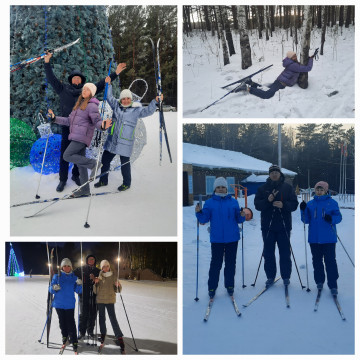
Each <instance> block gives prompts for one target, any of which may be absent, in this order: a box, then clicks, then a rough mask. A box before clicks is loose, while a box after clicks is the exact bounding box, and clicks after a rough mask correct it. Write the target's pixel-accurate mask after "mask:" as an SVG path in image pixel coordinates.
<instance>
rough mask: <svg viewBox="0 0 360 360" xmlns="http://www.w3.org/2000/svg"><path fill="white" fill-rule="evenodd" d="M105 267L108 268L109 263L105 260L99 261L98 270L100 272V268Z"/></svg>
mask: <svg viewBox="0 0 360 360" xmlns="http://www.w3.org/2000/svg"><path fill="white" fill-rule="evenodd" d="M106 265H108V266H109V267H110V263H109V262H108V261H107V260H101V263H100V269H101V270H102V268H103V267H104V266H106Z"/></svg>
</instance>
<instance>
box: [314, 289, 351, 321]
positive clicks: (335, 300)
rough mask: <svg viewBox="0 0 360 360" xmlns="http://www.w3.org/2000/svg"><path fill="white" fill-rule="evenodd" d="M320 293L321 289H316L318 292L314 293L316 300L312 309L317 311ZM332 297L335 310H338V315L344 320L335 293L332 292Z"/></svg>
mask: <svg viewBox="0 0 360 360" xmlns="http://www.w3.org/2000/svg"><path fill="white" fill-rule="evenodd" d="M321 294H322V289H318V292H317V295H316V300H315V306H314V311H318V308H319V303H320V298H321ZM332 298H333V300H334V302H335V305H336V308H337V310H338V312H339V315H340V317H341V319H342V320H346V318H345V315H344V312H343V311H342V308H341V306H340V303H339V300H338V298H337V295H335V294H332Z"/></svg>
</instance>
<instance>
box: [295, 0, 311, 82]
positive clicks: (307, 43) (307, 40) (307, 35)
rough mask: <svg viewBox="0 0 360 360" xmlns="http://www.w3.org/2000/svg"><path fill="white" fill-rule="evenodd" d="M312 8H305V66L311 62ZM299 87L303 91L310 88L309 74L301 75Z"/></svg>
mask: <svg viewBox="0 0 360 360" xmlns="http://www.w3.org/2000/svg"><path fill="white" fill-rule="evenodd" d="M311 15H312V14H311V8H310V5H305V6H304V21H303V26H302V29H301V31H302V35H303V36H302V41H301V55H300V58H301V64H303V65H305V64H307V63H308V61H309V50H310V37H311V24H312V19H311V17H312V16H311ZM298 85H299V86H300V87H301V88H302V89H306V88H307V87H308V85H309V84H308V73H301V74H300V76H299V79H298Z"/></svg>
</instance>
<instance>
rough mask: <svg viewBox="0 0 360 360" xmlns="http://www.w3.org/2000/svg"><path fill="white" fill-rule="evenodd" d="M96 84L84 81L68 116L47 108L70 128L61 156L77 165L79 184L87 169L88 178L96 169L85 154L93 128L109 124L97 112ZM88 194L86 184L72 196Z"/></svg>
mask: <svg viewBox="0 0 360 360" xmlns="http://www.w3.org/2000/svg"><path fill="white" fill-rule="evenodd" d="M95 94H96V85H94V84H92V83H86V84H85V85H84V86H83V88H82V91H81V94H80V96H79V98H78V100H77V102H76V104H75V106H74V108H73V111H72V112H71V114H70V115H69V117H60V116H55V114H54V112H53V111H52V110H51V109H49V115H50V117H51V119H52V120H53V121H54V122H55V123H57V124H60V125H66V126H68V127H69V128H70V134H69V140H70V141H71V142H70V144H69V146H68V147H67V148H66V150H65V152H64V155H63V158H64V160H66V161H67V162H72V163H73V164H77V165H78V166H79V172H80V184H81V185H82V184H84V183H86V182H87V181H88V173H87V169H90V170H91V174H90V178H93V177H94V176H95V175H96V174H95V170H96V164H97V163H96V160H95V159H89V158H87V157H86V156H85V152H86V147H87V146H90V144H91V140H92V137H93V135H94V130H95V128H97V129H99V130H100V129H101V130H105V129H107V128H108V127H110V126H111V120H109V119H108V120H102V118H101V115H100V113H99V103H100V102H99V100H98V99H96V98H95V97H94V96H95ZM89 194H90V186H89V184H87V185H86V186H84V187H83V188H82V189H81V190H80V191H78V192H77V193H75V194H73V195H72V197H79V196H87V195H89Z"/></svg>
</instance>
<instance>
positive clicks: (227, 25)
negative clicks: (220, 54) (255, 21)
mask: <svg viewBox="0 0 360 360" xmlns="http://www.w3.org/2000/svg"><path fill="white" fill-rule="evenodd" d="M220 15H221V17H222V19H223V20H224V24H225V36H226V41H227V43H228V47H229V53H230V56H232V55H234V54H235V47H234V41H233V37H232V34H231V29H230V21H229V18H228V11H227V9H226V6H224V7H220Z"/></svg>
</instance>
